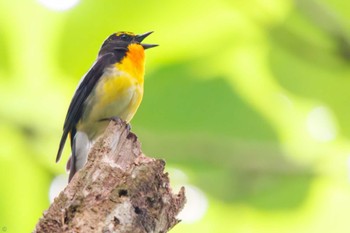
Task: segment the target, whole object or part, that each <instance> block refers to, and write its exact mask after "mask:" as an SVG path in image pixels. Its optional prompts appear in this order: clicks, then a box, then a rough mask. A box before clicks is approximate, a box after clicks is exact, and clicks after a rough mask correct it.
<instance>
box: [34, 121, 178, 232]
mask: <svg viewBox="0 0 350 233" xmlns="http://www.w3.org/2000/svg"><path fill="white" fill-rule="evenodd" d="M164 166H165V162H164V161H162V160H159V159H153V158H148V157H146V156H145V155H144V154H143V153H142V151H141V147H140V143H139V141H138V140H137V137H136V136H135V135H134V134H133V133H131V132H129V129H128V127H127V126H126V124H125V123H123V122H113V121H112V122H111V123H110V124H109V126H108V128H107V130H106V132H105V134H104V135H103V136H102V137H101V138H100V139H99V140H98V141H97V142H96V143H95V145H94V146H93V148H92V150H91V152H90V154H89V159H88V162H87V164H86V165H85V166H84V168H83V169H82V170H80V171H79V172H78V173H77V174H75V176H74V178H73V179H72V181H71V182H70V183H69V185H68V186H67V187H66V188H65V189H64V191H62V192H61V193H60V194H59V196H58V197H57V198H56V199H55V201H54V202H53V203H52V204H51V206H50V207H49V209H48V210H47V211H45V212H44V214H43V217H42V218H41V219H40V220H39V222H38V223H37V225H36V228H35V230H34V232H36V233H42V232H45V233H46V232H50V233H55V232H84V233H89V232H103V233H107V232H133V233H138V232H140V233H141V232H167V231H168V230H169V229H170V228H172V227H173V226H174V225H175V224H177V223H178V222H179V221H178V220H177V219H176V216H177V214H178V213H179V211H180V210H181V209H182V207H183V206H184V203H185V194H184V188H182V189H181V190H180V192H179V194H177V195H174V194H173V193H172V192H171V189H170V186H169V179H168V175H167V174H164Z"/></svg>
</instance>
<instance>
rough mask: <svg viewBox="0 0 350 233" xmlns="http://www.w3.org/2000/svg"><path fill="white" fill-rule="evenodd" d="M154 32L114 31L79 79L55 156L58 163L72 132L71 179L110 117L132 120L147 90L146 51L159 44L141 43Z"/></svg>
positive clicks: (68, 164)
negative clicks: (145, 81)
mask: <svg viewBox="0 0 350 233" xmlns="http://www.w3.org/2000/svg"><path fill="white" fill-rule="evenodd" d="M151 33H153V31H150V32H146V33H143V34H138V35H136V34H134V33H132V32H126V31H120V32H117V33H113V34H112V35H110V36H109V37H108V38H107V39H106V40H105V41H104V42H103V44H102V46H101V48H100V50H99V52H98V56H97V59H96V61H95V62H94V64H93V65H92V67H91V68H90V69H89V71H88V72H87V73H86V74H85V75H84V76H83V77H82V79H81V80H80V82H79V84H78V87H77V89H76V90H75V93H74V95H73V98H72V100H71V102H70V105H69V107H68V111H67V115H66V118H65V121H64V125H63V133H62V136H61V140H60V143H59V148H58V152H57V156H56V163H57V162H58V161H59V160H60V158H61V155H62V151H63V149H64V146H65V143H66V140H67V137H68V135H69V138H70V145H71V151H72V154H71V156H70V158H69V159H68V161H67V166H66V169H67V171H68V172H69V177H68V182H70V181H71V179H72V178H73V176H74V174H75V173H76V172H77V171H78V170H80V169H81V168H82V167H83V166H84V164H85V163H86V161H87V157H88V153H89V151H90V148H91V146H92V145H93V143H94V141H95V140H96V139H97V138H98V137H99V136H100V135H101V134H102V133H103V132H104V131H105V129H106V127H107V126H108V123H109V120H111V119H121V120H123V121H125V122H126V123H129V122H130V121H131V119H132V118H133V116H134V115H135V113H136V111H137V109H138V107H139V106H140V103H141V101H142V97H143V92H144V91H143V85H144V73H145V68H144V67H145V50H146V49H149V48H153V47H156V46H158V45H157V44H144V43H141V42H142V41H143V40H144V39H145V38H146V37H148V36H149V35H150V34H151Z"/></svg>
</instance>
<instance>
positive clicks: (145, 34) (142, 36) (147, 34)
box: [135, 31, 158, 49]
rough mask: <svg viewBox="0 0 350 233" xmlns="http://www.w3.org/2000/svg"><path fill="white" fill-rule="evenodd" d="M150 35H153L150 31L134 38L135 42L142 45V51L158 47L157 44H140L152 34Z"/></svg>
mask: <svg viewBox="0 0 350 233" xmlns="http://www.w3.org/2000/svg"><path fill="white" fill-rule="evenodd" d="M152 33H153V31H151V32H146V33H143V34H141V35H137V36H136V38H135V40H136V41H137V42H139V43H140V45H142V47H143V48H144V49H149V48H153V47H156V46H158V45H157V44H141V42H142V41H143V40H144V39H145V38H146V37H147V36H149V35H150V34H152Z"/></svg>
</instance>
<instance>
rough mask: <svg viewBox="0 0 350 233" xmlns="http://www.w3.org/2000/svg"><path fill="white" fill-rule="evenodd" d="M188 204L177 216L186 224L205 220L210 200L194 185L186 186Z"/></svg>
mask: <svg viewBox="0 0 350 233" xmlns="http://www.w3.org/2000/svg"><path fill="white" fill-rule="evenodd" d="M185 190H186V191H185V193H186V199H187V203H186V204H185V207H184V209H183V210H182V211H181V212H180V213H179V215H178V216H177V217H178V218H179V219H181V220H182V221H183V222H184V223H194V222H196V221H199V220H200V219H201V218H203V216H204V214H205V213H206V212H207V209H208V200H207V198H206V196H205V194H204V193H203V192H202V191H201V190H200V189H198V188H197V187H194V186H192V185H185Z"/></svg>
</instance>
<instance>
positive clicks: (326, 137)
mask: <svg viewBox="0 0 350 233" xmlns="http://www.w3.org/2000/svg"><path fill="white" fill-rule="evenodd" d="M306 126H307V130H308V132H309V134H310V135H311V137H313V138H314V139H315V140H317V141H321V142H328V141H331V140H334V139H335V137H336V136H337V126H336V121H335V117H334V116H333V114H332V112H331V110H330V109H328V108H327V107H325V106H319V107H316V108H313V109H312V110H311V111H310V113H309V115H308V116H307V120H306Z"/></svg>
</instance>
